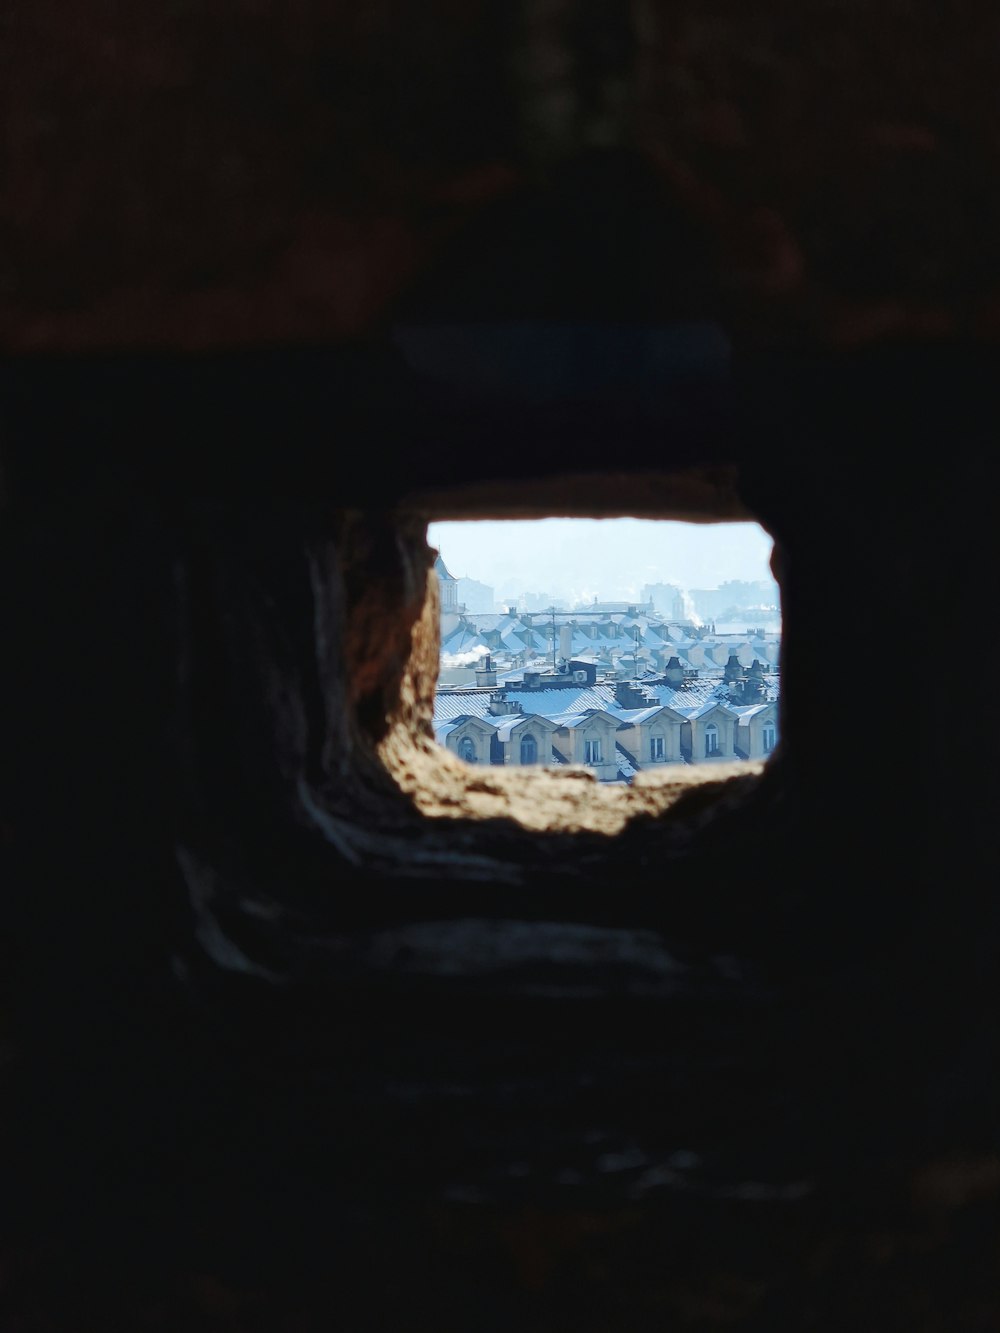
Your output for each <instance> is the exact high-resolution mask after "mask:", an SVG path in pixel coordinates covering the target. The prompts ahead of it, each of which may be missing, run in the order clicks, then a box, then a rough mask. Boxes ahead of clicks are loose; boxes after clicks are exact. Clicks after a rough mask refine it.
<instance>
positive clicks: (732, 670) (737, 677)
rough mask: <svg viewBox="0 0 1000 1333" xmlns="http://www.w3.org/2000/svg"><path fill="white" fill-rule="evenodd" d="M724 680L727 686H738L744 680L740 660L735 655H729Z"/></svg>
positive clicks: (723, 675) (723, 674)
mask: <svg viewBox="0 0 1000 1333" xmlns="http://www.w3.org/2000/svg"><path fill="white" fill-rule="evenodd" d="M722 679H723V680H724V681H725V682H726V684H727V685H737V684H739V682H740V681H742V679H743V668H742V667H741V666H740V659H739V658H738V657H737V656H736V654H735V653H730V654H729V661H728V662H727V663H726V669H725V671H724V672H723V673H722Z"/></svg>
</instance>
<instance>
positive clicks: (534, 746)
mask: <svg viewBox="0 0 1000 1333" xmlns="http://www.w3.org/2000/svg"><path fill="white" fill-rule="evenodd" d="M537 762H538V742H537V741H536V740H535V738H534V736H533V735H532V734H531V732H530V731H529V732H528V733H527V735H525V736H522V737H521V763H522V764H537Z"/></svg>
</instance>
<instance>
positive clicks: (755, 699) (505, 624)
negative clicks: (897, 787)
mask: <svg viewBox="0 0 1000 1333" xmlns="http://www.w3.org/2000/svg"><path fill="white" fill-rule="evenodd" d="M427 539H428V542H429V544H430V545H431V547H432V548H433V549H434V550H435V552H436V555H435V562H434V568H435V573H436V575H437V579H438V584H439V590H440V606H441V611H440V617H441V652H440V660H439V668H438V678H437V686H436V692H435V704H434V735H435V739H436V740H437V742H438V744H439V745H442V746H443V747H444V748H445V749H447V750H448V751H450V752H451V753H452V754H454V755H456V756H457V757H458V758H459V759H461V760H463V761H465V762H466V763H468V764H480V765H482V764H489V765H501V766H512V767H516V766H525V767H528V766H530V767H538V766H543V767H547V768H552V769H556V770H558V769H560V768H562V769H564V770H566V769H569V768H571V767H583V768H584V769H586V770H587V771H589V772H590V773H592V774H593V776H594V777H596V778H597V779H598V781H600V782H602V783H624V784H631V783H632V782H633V780H634V778H635V776H636V774H637V773H639V772H641V771H642V770H644V769H658V768H661V767H662V766H663V765H669V764H713V763H720V762H729V763H732V762H734V761H736V762H739V761H744V762H749V761H752V760H766V759H767V758H768V756H769V755H770V754H771V753H772V752H773V751H774V749H775V747H776V745H777V743H778V699H779V694H780V684H781V682H780V649H781V603H780V593H779V589H778V585H777V583H776V581H775V579H774V577H773V575H772V572H771V566H770V557H771V552H772V549H773V543H772V540H771V538H770V537H769V536H768V534H767V533H766V532H765V531H764V529H763V528H762V527H760V525H759V524H756V523H684V522H678V521H668V520H652V519H635V518H602V519H596V518H594V519H575V518H574V519H570V518H545V519H519V520H489V521H482V520H479V521H477V520H455V521H446V522H433V523H431V524H429V526H428V531H427Z"/></svg>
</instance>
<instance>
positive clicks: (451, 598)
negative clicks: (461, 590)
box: [434, 552, 459, 613]
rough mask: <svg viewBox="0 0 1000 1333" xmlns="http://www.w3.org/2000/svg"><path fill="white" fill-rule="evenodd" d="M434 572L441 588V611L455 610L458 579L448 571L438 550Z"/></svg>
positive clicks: (456, 608)
mask: <svg viewBox="0 0 1000 1333" xmlns="http://www.w3.org/2000/svg"><path fill="white" fill-rule="evenodd" d="M434 573H435V574H436V575H437V578H438V586H439V587H440V589H441V611H442V613H443V612H448V611H457V610H458V606H459V602H458V580H457V579H456V578H455V577H454V575H452V574H450V573H449V572H448V567H447V565H446V564H445V563H444V561H443V560H442V559H441V553H440V552H438V554H437V556H436V558H435V560H434Z"/></svg>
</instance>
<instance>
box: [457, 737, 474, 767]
mask: <svg viewBox="0 0 1000 1333" xmlns="http://www.w3.org/2000/svg"><path fill="white" fill-rule="evenodd" d="M458 757H459V759H464V760H465V762H466V763H467V764H474V763H475V762H476V743H475V741H474V740H473V739H472V737H471V736H463V737H462V739H461V740H460V741H459V742H458Z"/></svg>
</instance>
